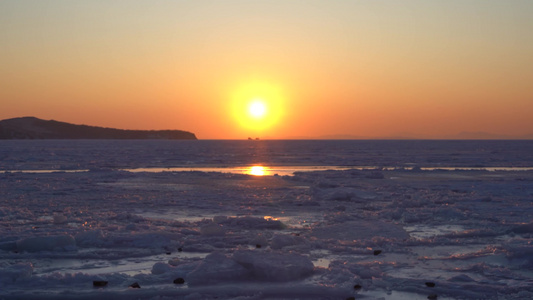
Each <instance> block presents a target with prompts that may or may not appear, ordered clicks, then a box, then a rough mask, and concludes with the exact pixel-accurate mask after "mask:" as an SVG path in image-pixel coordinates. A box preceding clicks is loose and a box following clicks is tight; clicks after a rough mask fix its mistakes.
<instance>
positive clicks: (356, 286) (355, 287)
mask: <svg viewBox="0 0 533 300" xmlns="http://www.w3.org/2000/svg"><path fill="white" fill-rule="evenodd" d="M361 288H362V286H361V285H360V284H356V285H354V286H353V289H354V290H360V289H361Z"/></svg>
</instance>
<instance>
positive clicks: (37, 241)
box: [17, 235, 76, 252]
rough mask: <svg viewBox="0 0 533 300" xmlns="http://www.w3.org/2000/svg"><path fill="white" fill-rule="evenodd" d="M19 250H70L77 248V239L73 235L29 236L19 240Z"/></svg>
mask: <svg viewBox="0 0 533 300" xmlns="http://www.w3.org/2000/svg"><path fill="white" fill-rule="evenodd" d="M17 249H18V250H19V251H27V252H39V251H54V250H55V251H58V250H59V251H68V250H75V249H76V241H75V240H74V237H73V236H71V235H56V236H41V237H29V238H25V239H21V240H18V241H17Z"/></svg>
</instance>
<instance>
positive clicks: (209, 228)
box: [200, 223, 226, 236]
mask: <svg viewBox="0 0 533 300" xmlns="http://www.w3.org/2000/svg"><path fill="white" fill-rule="evenodd" d="M200 234H201V235H206V236H223V235H224V234H226V232H225V231H224V228H223V227H222V226H221V225H219V224H216V223H209V224H207V225H204V226H202V227H200Z"/></svg>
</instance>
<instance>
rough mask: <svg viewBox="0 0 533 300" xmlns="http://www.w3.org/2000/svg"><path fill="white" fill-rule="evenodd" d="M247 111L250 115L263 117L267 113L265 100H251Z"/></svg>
mask: <svg viewBox="0 0 533 300" xmlns="http://www.w3.org/2000/svg"><path fill="white" fill-rule="evenodd" d="M248 112H249V113H250V115H251V116H252V117H254V118H257V119H259V118H263V117H265V116H266V114H267V108H266V104H265V102H264V101H263V100H261V99H254V100H252V102H251V103H250V106H249V107H248Z"/></svg>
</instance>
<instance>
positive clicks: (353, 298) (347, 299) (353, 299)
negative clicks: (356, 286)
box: [346, 297, 355, 300]
mask: <svg viewBox="0 0 533 300" xmlns="http://www.w3.org/2000/svg"><path fill="white" fill-rule="evenodd" d="M346 300H355V297H348V298H346Z"/></svg>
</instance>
